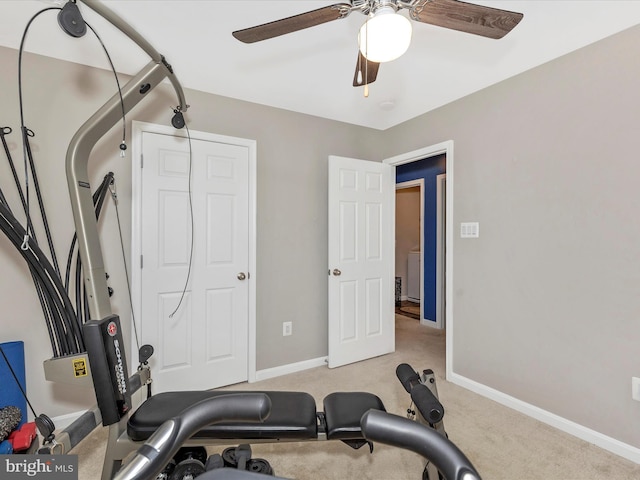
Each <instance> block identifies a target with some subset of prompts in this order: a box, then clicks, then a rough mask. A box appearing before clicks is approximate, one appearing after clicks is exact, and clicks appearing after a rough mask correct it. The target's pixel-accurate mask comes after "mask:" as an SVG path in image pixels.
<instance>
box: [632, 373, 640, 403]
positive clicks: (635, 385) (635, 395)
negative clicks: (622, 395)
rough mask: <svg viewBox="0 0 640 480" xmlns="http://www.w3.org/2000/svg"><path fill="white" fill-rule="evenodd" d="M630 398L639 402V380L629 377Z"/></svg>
mask: <svg viewBox="0 0 640 480" xmlns="http://www.w3.org/2000/svg"><path fill="white" fill-rule="evenodd" d="M631 398H633V399H634V400H637V401H639V402H640V378H638V377H631Z"/></svg>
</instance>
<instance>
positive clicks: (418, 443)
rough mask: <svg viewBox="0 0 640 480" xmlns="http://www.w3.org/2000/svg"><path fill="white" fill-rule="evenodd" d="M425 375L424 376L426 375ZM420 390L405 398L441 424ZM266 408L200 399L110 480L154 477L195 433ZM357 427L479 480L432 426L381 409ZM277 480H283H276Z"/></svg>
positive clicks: (241, 477) (257, 477)
mask: <svg viewBox="0 0 640 480" xmlns="http://www.w3.org/2000/svg"><path fill="white" fill-rule="evenodd" d="M400 367H402V368H403V369H405V368H404V367H408V365H406V364H403V365H401V366H400ZM400 367H399V369H400ZM409 368H410V367H409ZM405 370H406V369H405ZM404 373H407V372H404ZM414 373H415V372H414ZM431 374H432V373H431ZM431 374H430V373H426V372H425V375H426V376H428V375H431ZM422 387H424V389H426V390H429V391H430V389H428V387H426V386H424V384H421V383H420V382H418V383H416V384H415V385H413V387H412V388H411V392H412V393H411V396H412V398H413V401H414V402H415V404H416V407H417V408H418V409H419V410H420V412H422V411H424V412H425V413H426V414H427V417H432V416H433V419H435V418H437V417H440V419H441V418H442V413H443V411H442V409H441V405H439V402H438V400H437V398H435V397H433V396H432V395H431V394H430V393H427V391H426V390H423V389H422ZM270 405H271V404H270V402H269V398H268V396H266V395H264V394H260V393H238V394H233V395H227V396H223V397H214V398H209V399H206V400H202V401H201V402H198V403H196V404H194V405H192V406H190V407H188V408H186V409H185V410H184V411H182V412H181V413H180V414H179V415H178V416H176V417H174V418H171V419H169V420H167V421H165V422H164V423H163V424H162V425H161V426H160V427H159V428H158V429H157V430H156V432H155V433H154V434H153V435H151V436H150V437H149V439H148V440H147V441H146V442H145V443H144V445H143V446H141V447H140V448H139V449H138V450H137V452H136V453H135V455H133V456H132V457H131V458H130V460H129V461H128V463H127V464H126V465H125V466H124V467H123V468H122V469H121V470H120V471H119V472H118V473H117V474H116V477H115V480H146V479H152V478H157V475H158V474H159V473H160V472H161V471H162V469H163V467H164V465H165V464H166V463H167V462H168V461H170V459H171V458H172V457H173V456H174V455H175V454H176V452H177V451H178V449H179V447H180V445H181V443H182V442H183V441H184V440H186V439H188V438H190V437H191V436H192V435H194V434H197V432H198V431H200V430H201V429H202V428H205V427H207V426H209V425H211V424H215V423H217V422H220V421H228V420H230V419H232V417H233V418H235V419H238V420H243V419H244V420H248V421H253V422H254V424H255V423H256V422H257V423H259V422H261V421H263V419H264V418H265V416H266V417H267V418H268V415H269V407H270ZM436 410H438V412H436ZM421 415H422V413H421ZM360 423H361V430H362V433H363V434H364V437H365V438H367V439H368V440H370V441H376V442H380V443H385V444H387V445H391V446H395V447H399V448H404V449H407V450H411V451H413V452H415V453H418V454H419V455H421V456H423V457H424V458H425V460H426V461H427V463H428V464H429V465H432V466H433V471H434V472H441V474H438V475H439V477H438V478H441V479H444V480H480V475H479V474H478V472H477V471H476V470H475V468H474V467H473V465H472V464H471V462H470V461H469V459H468V458H467V457H466V456H465V455H464V454H463V453H462V452H461V451H460V450H459V449H458V448H457V447H456V446H455V445H454V444H453V443H452V442H450V441H449V440H448V439H447V438H446V435H443V434H442V432H441V431H438V430H437V429H434V428H433V424H429V423H428V422H427V424H426V425H425V424H423V423H421V422H415V421H413V420H411V419H406V418H402V417H399V416H397V415H392V414H390V413H387V412H383V411H381V410H369V411H367V412H366V413H365V414H364V415H363V416H362V419H361V422H360ZM425 475H429V474H428V473H427V470H425V473H424V474H423V479H430V478H431V477H430V476H425ZM198 477H199V478H200V479H201V480H267V479H269V478H271V479H274V477H273V476H267V475H263V474H256V473H253V472H248V471H246V470H238V469H229V468H223V467H222V466H220V467H218V468H216V466H213V467H212V468H211V469H209V471H208V472H206V473H203V474H202V475H199V476H198ZM277 479H280V480H283V479H281V478H280V477H277ZM277 479H276V480H277Z"/></svg>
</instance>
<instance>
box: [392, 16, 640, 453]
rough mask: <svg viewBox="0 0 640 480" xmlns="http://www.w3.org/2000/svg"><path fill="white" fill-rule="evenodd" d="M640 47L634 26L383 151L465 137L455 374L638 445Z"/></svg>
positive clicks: (458, 174) (455, 109)
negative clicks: (638, 57) (464, 227)
mask: <svg viewBox="0 0 640 480" xmlns="http://www.w3.org/2000/svg"><path fill="white" fill-rule="evenodd" d="M639 46H640V27H634V28H632V29H630V30H628V31H625V32H622V33H621V34H618V35H616V36H614V37H611V38H608V39H605V40H603V41H601V42H599V43H596V44H593V45H591V46H588V47H586V48H584V49H582V50H579V51H577V52H574V53H572V54H570V55H567V56H565V57H563V58H560V59H557V60H555V61H553V62H550V63H548V64H545V65H543V66H541V67H539V68H536V69H533V70H531V71H528V72H526V73H524V74H522V75H519V76H517V77H515V78H512V79H510V80H507V81H505V82H502V83H500V84H498V85H495V86H493V87H491V88H487V89H485V90H482V91H481V92H478V93H476V94H473V95H470V96H468V97H466V98H463V99H461V100H459V101H457V102H454V103H452V104H449V105H447V106H445V107H442V108H440V109H438V110H436V111H433V112H431V113H428V114H425V115H423V116H421V117H419V118H416V119H413V120H411V121H409V122H406V123H404V124H402V125H399V126H397V127H395V128H392V129H390V130H388V131H386V132H385V139H386V140H387V142H388V143H387V144H386V145H385V146H384V150H383V157H388V156H392V155H395V154H399V153H402V152H407V151H411V150H414V149H417V148H420V147H423V146H426V145H432V144H435V143H438V142H441V141H444V140H449V139H452V140H454V144H455V146H454V151H455V153H454V156H455V164H454V196H455V197H454V219H453V223H454V225H455V228H456V231H455V233H454V238H455V240H454V245H453V251H454V266H453V267H454V268H453V274H454V276H453V282H454V283H453V315H454V330H455V331H454V338H455V347H454V357H453V370H454V372H455V373H458V374H460V375H463V376H465V377H468V378H470V379H472V380H475V381H477V382H479V383H481V384H484V385H487V386H489V387H492V388H494V389H496V390H498V391H501V392H504V393H506V394H508V395H511V396H513V397H515V398H517V399H520V400H523V401H525V402H528V403H530V404H533V405H535V406H538V407H540V408H542V409H545V410H547V411H550V412H552V413H555V414H557V415H560V416H561V417H564V418H567V419H569V420H572V421H574V422H577V423H578V424H581V425H584V426H587V427H589V428H591V429H594V430H596V431H598V432H601V433H603V434H605V435H608V436H611V437H613V438H616V439H618V440H621V441H622V442H625V443H628V444H630V445H633V446H635V447H640V429H639V428H638V425H640V403H638V402H634V401H633V400H632V399H631V388H630V385H631V377H632V376H640V361H639V359H640V353H639V352H640V295H638V292H639V291H640V273H639V272H640V270H639V268H638V267H639V265H640V241H639V240H640V222H639V221H638V220H637V217H638V214H639V212H640V194H639V193H638V192H639V189H638V179H640V162H639V158H640V157H639V154H638V152H639V147H640V144H639V142H638V138H639V135H638V132H639V131H640V89H639V88H638V85H639V83H640V64H639V63H638V62H636V61H633V60H632V58H634V57H633V55H634V53H633V52H637V50H638V47H639ZM465 221H478V222H480V238H479V239H460V238H459V233H458V229H459V224H460V222H465Z"/></svg>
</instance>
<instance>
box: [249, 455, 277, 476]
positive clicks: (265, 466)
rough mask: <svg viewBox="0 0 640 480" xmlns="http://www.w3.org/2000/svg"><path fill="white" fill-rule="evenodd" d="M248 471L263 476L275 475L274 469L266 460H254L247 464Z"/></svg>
mask: <svg viewBox="0 0 640 480" xmlns="http://www.w3.org/2000/svg"><path fill="white" fill-rule="evenodd" d="M247 470H248V471H250V472H253V473H262V474H263V475H273V468H271V465H270V464H269V462H267V461H266V460H265V459H264V458H252V459H251V460H249V461H248V462H247Z"/></svg>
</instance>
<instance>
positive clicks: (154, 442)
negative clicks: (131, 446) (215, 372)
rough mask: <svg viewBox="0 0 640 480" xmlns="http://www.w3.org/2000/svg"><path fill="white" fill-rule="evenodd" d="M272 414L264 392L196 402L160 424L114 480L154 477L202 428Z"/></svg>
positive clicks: (250, 419)
mask: <svg viewBox="0 0 640 480" xmlns="http://www.w3.org/2000/svg"><path fill="white" fill-rule="evenodd" d="M270 412H271V399H269V397H268V396H267V395H266V394H264V393H238V394H230V395H222V396H218V397H212V398H207V399H205V400H202V401H200V402H198V403H195V404H193V405H192V406H190V407H189V408H186V409H185V410H183V411H182V412H181V413H180V414H179V415H177V416H175V417H173V418H171V419H170V420H167V421H166V422H164V423H163V424H162V425H160V427H159V428H158V429H157V430H156V431H155V432H154V434H153V435H151V437H149V439H148V440H147V441H146V442H145V444H144V445H143V446H142V447H140V448H139V449H138V451H137V453H136V455H135V456H134V457H133V458H132V459H131V461H130V462H129V463H127V464H126V465H125V466H124V467H123V468H122V469H121V470H120V471H119V472H118V473H117V474H116V475H115V477H114V480H147V479H149V478H155V477H156V476H157V475H158V474H159V473H160V472H161V471H162V469H163V468H164V466H165V465H166V464H167V463H168V462H169V460H171V458H172V457H173V456H174V455H175V454H176V453H177V451H178V450H179V448H180V447H181V446H182V444H183V443H184V442H185V441H186V440H187V439H189V438H190V437H191V436H193V435H194V434H195V433H196V432H198V430H200V429H201V428H203V427H205V426H207V425H211V424H213V423H218V422H223V421H247V422H263V421H264V420H265V419H266V418H267V417H268V416H269V413H270Z"/></svg>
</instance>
